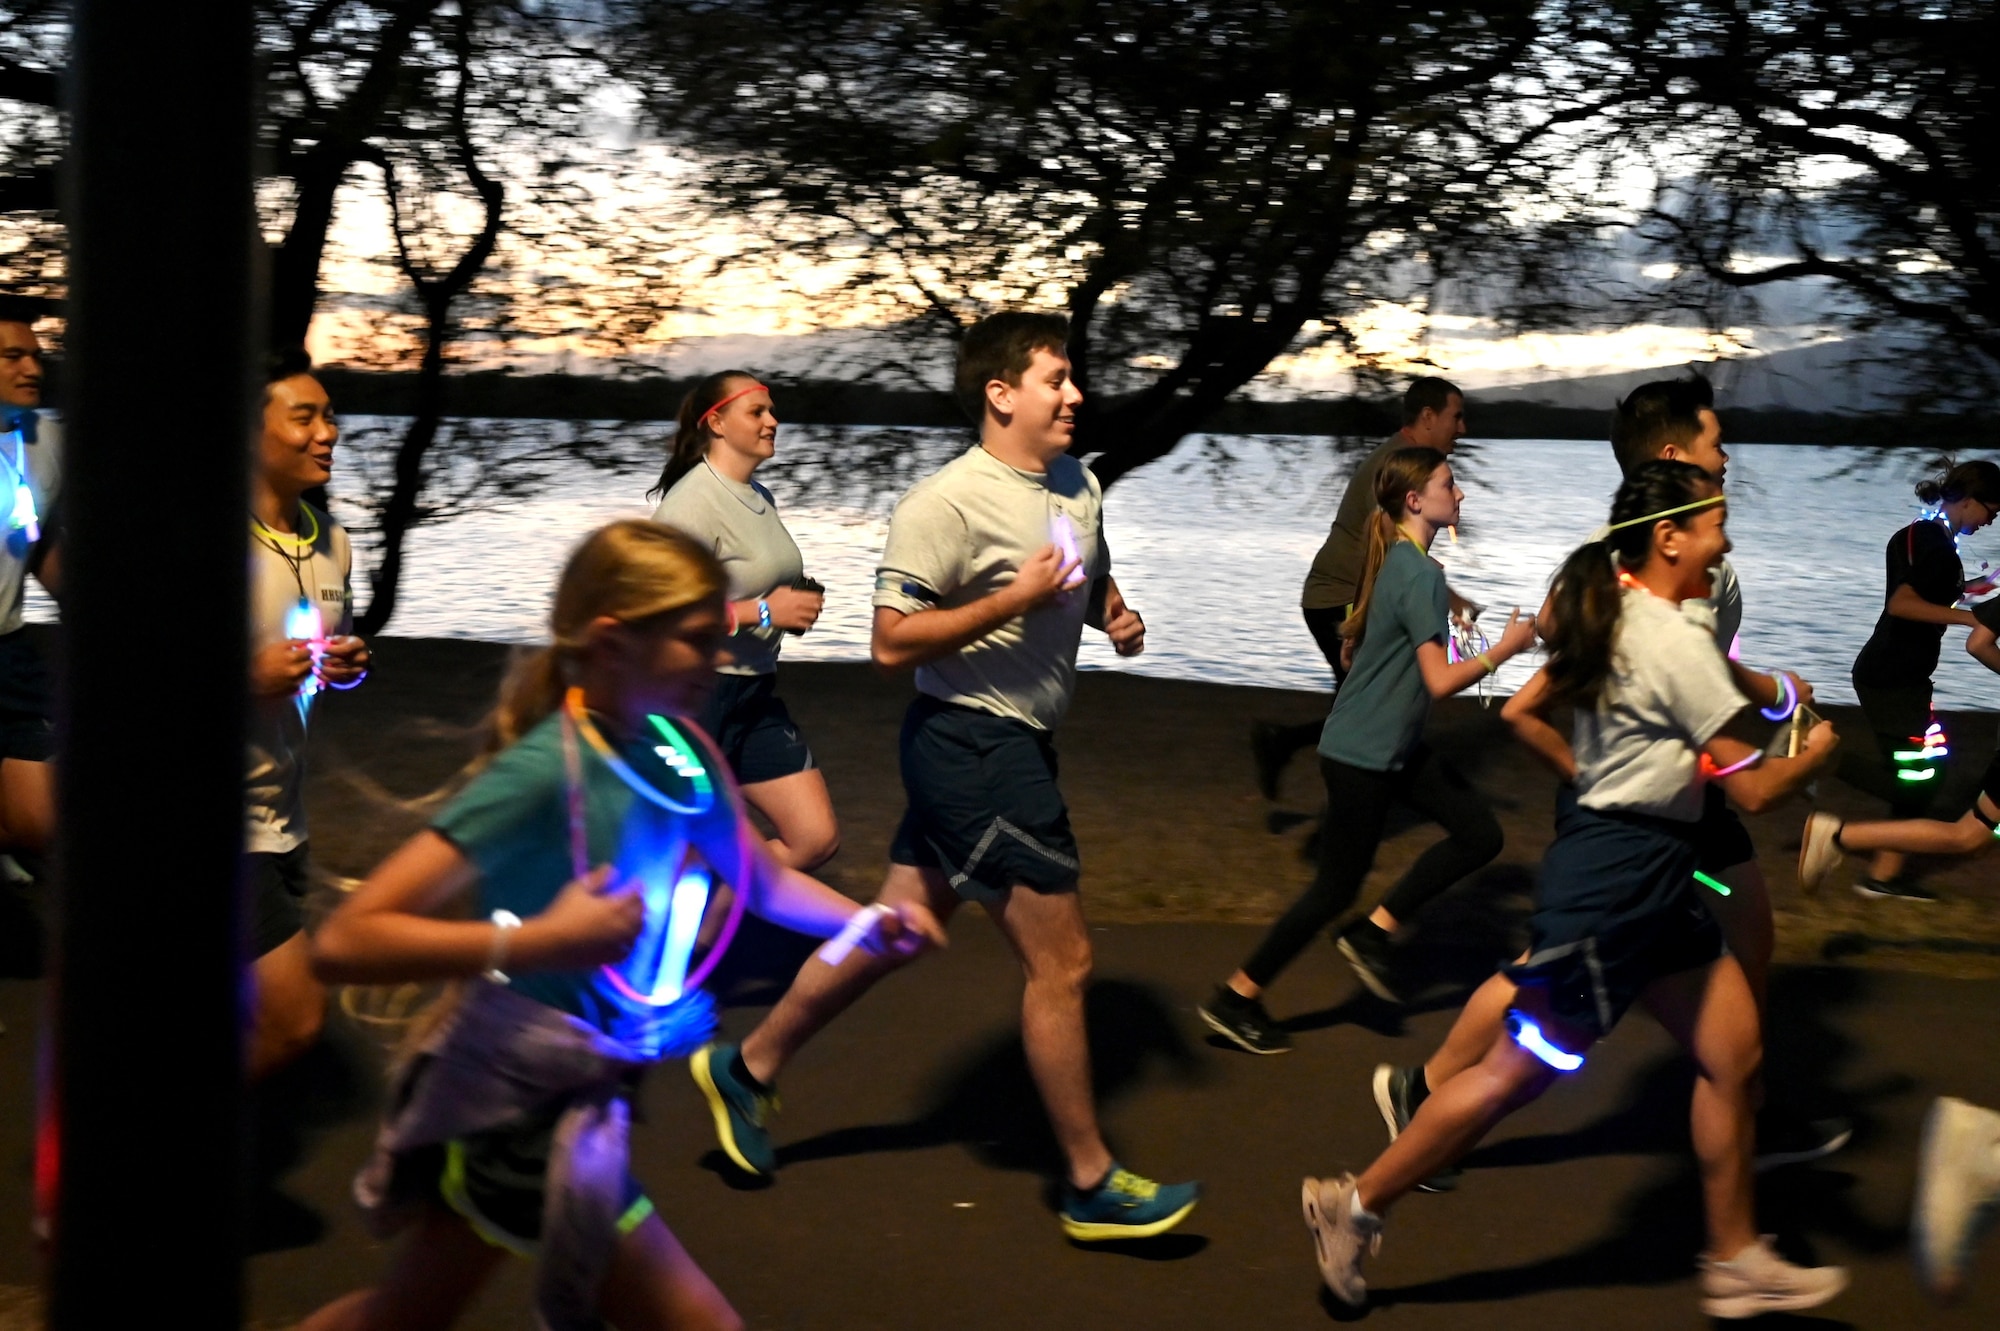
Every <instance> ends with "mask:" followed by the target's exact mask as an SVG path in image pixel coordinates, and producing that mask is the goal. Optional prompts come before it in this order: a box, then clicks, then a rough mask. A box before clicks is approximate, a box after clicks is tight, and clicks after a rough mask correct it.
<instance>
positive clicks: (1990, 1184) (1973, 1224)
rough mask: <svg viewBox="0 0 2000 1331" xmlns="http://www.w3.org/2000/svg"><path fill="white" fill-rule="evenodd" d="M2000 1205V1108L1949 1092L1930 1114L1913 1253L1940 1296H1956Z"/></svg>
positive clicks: (1920, 1158)
mask: <svg viewBox="0 0 2000 1331" xmlns="http://www.w3.org/2000/svg"><path fill="white" fill-rule="evenodd" d="M1996 1210H2000V1114H1996V1113H1994V1112H1993V1111H1992V1110H1990V1109H1982V1108H1980V1107H1979V1106H1978V1105H1975V1104H1968V1103H1967V1102H1966V1101H1964V1100H1958V1099H1954V1098H1953V1097H1951V1096H1944V1097H1942V1098H1941V1099H1938V1100H1936V1101H1933V1102H1932V1104H1931V1108H1930V1112H1929V1113H1928V1114H1926V1115H1925V1116H1924V1139H1923V1145H1922V1146H1921V1147H1920V1148H1918V1153H1917V1195H1916V1200H1915V1203H1914V1205H1913V1206H1912V1208H1911V1215H1910V1239H1911V1242H1910V1254H1911V1256H1913V1257H1915V1258H1916V1261H1917V1274H1918V1275H1919V1276H1920V1277H1921V1278H1922V1279H1923V1282H1924V1285H1925V1286H1926V1287H1927V1288H1928V1289H1929V1290H1930V1291H1931V1293H1933V1294H1935V1295H1936V1296H1937V1297H1938V1298H1940V1299H1951V1298H1955V1297H1956V1296H1957V1294H1958V1291H1959V1286H1960V1284H1961V1283H1962V1282H1963V1280H1964V1278H1965V1263H1966V1261H1967V1259H1968V1258H1970V1257H1971V1255H1972V1245H1973V1244H1974V1243H1976V1242H1978V1240H1979V1236H1980V1234H1981V1233H1983V1232H1984V1231H1985V1229H1986V1227H1987V1226H1988V1225H1990V1224H1991V1223H1992V1221H1993V1217H1994V1213H1995V1212H1996Z"/></svg>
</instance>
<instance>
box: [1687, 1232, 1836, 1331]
mask: <svg viewBox="0 0 2000 1331" xmlns="http://www.w3.org/2000/svg"><path fill="white" fill-rule="evenodd" d="M1846 1288H1847V1271H1846V1268H1844V1267H1839V1266H1793V1265H1792V1264H1791V1263H1790V1262H1788V1261H1786V1260H1785V1259H1784V1258H1782V1257H1780V1256H1778V1254H1777V1252H1776V1251H1775V1250H1774V1249H1773V1248H1772V1247H1771V1236H1770V1235H1769V1234H1766V1235H1765V1236H1764V1237H1763V1238H1761V1239H1758V1240H1757V1241H1756V1242H1755V1243H1753V1244H1751V1245H1750V1246H1749V1247H1747V1248H1745V1249H1744V1250H1743V1251H1742V1252H1739V1253H1737V1254H1736V1255H1735V1256H1734V1257H1732V1258H1730V1259H1729V1260H1728V1261H1726V1262H1716V1261H1710V1260H1708V1259H1707V1258H1703V1259H1702V1263H1701V1310H1702V1312H1704V1313H1706V1314H1707V1315H1708V1316H1710V1317H1728V1318H1734V1317H1756V1316H1758V1315H1759V1314H1762V1313H1777V1312H1797V1311H1798V1310H1800V1309H1802V1308H1817V1307H1819V1306H1820V1305H1821V1304H1822V1303H1825V1302H1826V1301H1827V1300H1828V1299H1830V1298H1832V1297H1833V1296H1834V1295H1836V1294H1838V1293H1840V1291H1842V1290H1843V1289H1846Z"/></svg>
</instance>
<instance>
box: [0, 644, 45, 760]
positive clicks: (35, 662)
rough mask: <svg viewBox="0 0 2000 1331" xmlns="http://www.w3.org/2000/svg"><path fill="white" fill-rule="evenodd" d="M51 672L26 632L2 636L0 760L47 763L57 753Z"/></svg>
mask: <svg viewBox="0 0 2000 1331" xmlns="http://www.w3.org/2000/svg"><path fill="white" fill-rule="evenodd" d="M53 715H54V708H53V707H52V706H51V705H50V703H49V671H48V667H47V666H46V665H45V664H43V662H42V654H41V653H40V652H39V651H37V650H36V649H35V644H34V643H32V642H30V641H29V640H28V631H27V630H26V629H16V630H14V632H12V633H9V634H6V635H5V636H0V759H6V758H18V759H21V760H22V761H24V762H31V763H45V762H47V761H48V760H49V758H50V757H51V756H52V755H54V753H55V751H56V727H55V722H54V721H53V720H52V719H51V718H52V717H53Z"/></svg>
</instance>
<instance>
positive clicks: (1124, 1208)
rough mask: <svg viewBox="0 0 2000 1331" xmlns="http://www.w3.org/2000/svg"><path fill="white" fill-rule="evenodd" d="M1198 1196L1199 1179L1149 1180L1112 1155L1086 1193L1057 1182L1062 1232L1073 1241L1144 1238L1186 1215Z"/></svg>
mask: <svg viewBox="0 0 2000 1331" xmlns="http://www.w3.org/2000/svg"><path fill="white" fill-rule="evenodd" d="M1200 1200H1201V1184H1199V1183H1155V1182H1153V1180H1151V1179H1149V1178H1140V1177H1139V1176H1138V1175H1137V1174H1134V1173H1133V1172H1132V1171H1131V1170H1129V1169H1126V1168H1124V1167H1123V1166H1122V1165H1120V1164H1118V1162H1117V1161H1115V1160H1114V1161H1113V1162H1112V1164H1111V1172H1110V1173H1109V1174H1108V1175H1106V1176H1105V1179H1104V1182H1103V1183H1100V1184H1099V1185H1098V1186H1097V1187H1096V1188H1094V1189H1092V1190H1091V1191H1090V1192H1088V1193H1084V1192H1081V1191H1079V1190H1078V1189H1077V1188H1076V1187H1074V1186H1072V1185H1071V1184H1069V1183H1064V1184H1063V1204H1062V1227H1063V1233H1065V1234H1067V1235H1069V1236H1070V1237H1071V1238H1072V1239H1075V1240H1076V1241H1077V1242H1078V1243H1105V1242H1109V1241H1110V1240H1113V1239H1149V1238H1152V1237H1153V1236H1154V1235H1155V1234H1164V1233H1166V1232H1167V1231H1168V1230H1170V1229H1172V1228H1173V1227H1174V1226H1175V1225H1178V1224H1179V1223H1180V1222H1181V1221H1183V1220H1185V1219H1187V1218H1188V1212H1190V1211H1192V1210H1194V1206H1195V1203H1196V1202H1198V1201H1200Z"/></svg>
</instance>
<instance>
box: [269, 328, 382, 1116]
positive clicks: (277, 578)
mask: <svg viewBox="0 0 2000 1331" xmlns="http://www.w3.org/2000/svg"><path fill="white" fill-rule="evenodd" d="M339 438H340V429H339V427H338V426H337V425H336V424H335V423H334V417H333V404H332V403H331V402H330V401H329V400H328V398H327V395H326V389H325V387H323V386H322V385H321V384H320V381H319V380H318V379H317V378H316V377H315V376H314V375H313V373H312V362H311V361H310V360H308V359H307V358H306V354H305V352H303V351H299V350H293V351H286V352H281V353H279V354H277V355H275V356H273V357H271V359H270V361H269V362H268V364H267V365H266V367H265V386H264V412H263V423H262V428H261V430H260V432H259V434H258V440H257V454H256V463H255V465H254V466H253V467H252V469H251V474H250V532H249V536H250V631H251V640H250V641H251V656H250V715H249V718H248V727H249V745H248V750H249V752H248V767H247V771H246V774H245V783H244V800H243V803H244V814H245V818H246V826H245V831H244V839H243V849H244V853H245V858H246V861H247V863H246V872H247V874H248V877H249V879H250V892H251V913H252V923H251V934H250V943H251V953H252V955H253V956H254V957H255V958H256V960H255V961H254V962H253V963H252V966H251V975H252V977H253V980H254V982H255V986H256V999H255V1002H254V1003H253V1005H252V1009H251V1030H250V1050H249V1055H248V1065H249V1075H250V1079H251V1080H252V1081H256V1080H258V1079H260V1078H262V1077H265V1076H267V1075H269V1074H270V1073H271V1072H273V1071H275V1070H277V1069H278V1068H280V1067H282V1066H284V1065H285V1064H286V1063H289V1062H290V1061H291V1060H292V1059H294V1058H296V1057H298V1056H299V1055H300V1054H301V1053H303V1052H305V1050H306V1049H308V1048H309V1047H311V1045H312V1043H313V1042H314V1041H315V1040H317V1039H318V1038H319V1033H320V1028H321V1026H322V1024H323V1023H324V1022H325V1020H326V989H325V987H324V986H322V985H321V984H320V983H319V981H318V980H316V979H314V978H313V974H312V966H311V957H310V953H309V951H308V949H307V945H306V935H305V900H306V892H307V888H308V886H309V883H310V871H309V866H308V863H307V861H308V857H309V852H308V850H307V828H306V806H305V782H306V733H307V729H308V722H309V721H310V720H311V717H312V713H313V710H314V708H315V707H316V706H318V704H319V703H320V701H321V695H322V694H323V692H324V691H325V690H326V689H329V688H333V689H351V688H353V687H355V686H356V685H357V684H359V683H361V681H362V680H363V679H364V678H366V677H367V674H368V646H367V644H366V643H364V642H362V640H361V639H359V638H357V637H355V636H354V635H353V634H352V633H351V632H350V631H349V630H350V629H351V628H352V626H353V619H352V616H351V614H350V606H349V599H348V574H349V572H350V570H351V569H352V567H353V552H352V550H351V549H350V547H349V545H348V540H347V532H346V531H345V530H344V529H342V528H341V526H340V524H338V523H336V522H335V521H334V520H333V519H332V518H330V517H328V516H327V515H326V514H325V513H323V512H321V511H320V510H319V509H317V508H314V507H313V506H312V505H311V504H308V503H307V502H306V501H305V499H304V495H305V493H306V492H307V491H308V490H311V489H314V488H315V487H317V486H322V485H325V484H326V483H327V481H328V480H329V479H330V478H331V477H332V476H333V446H334V444H335V443H336V442H337V441H338V440H339Z"/></svg>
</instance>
